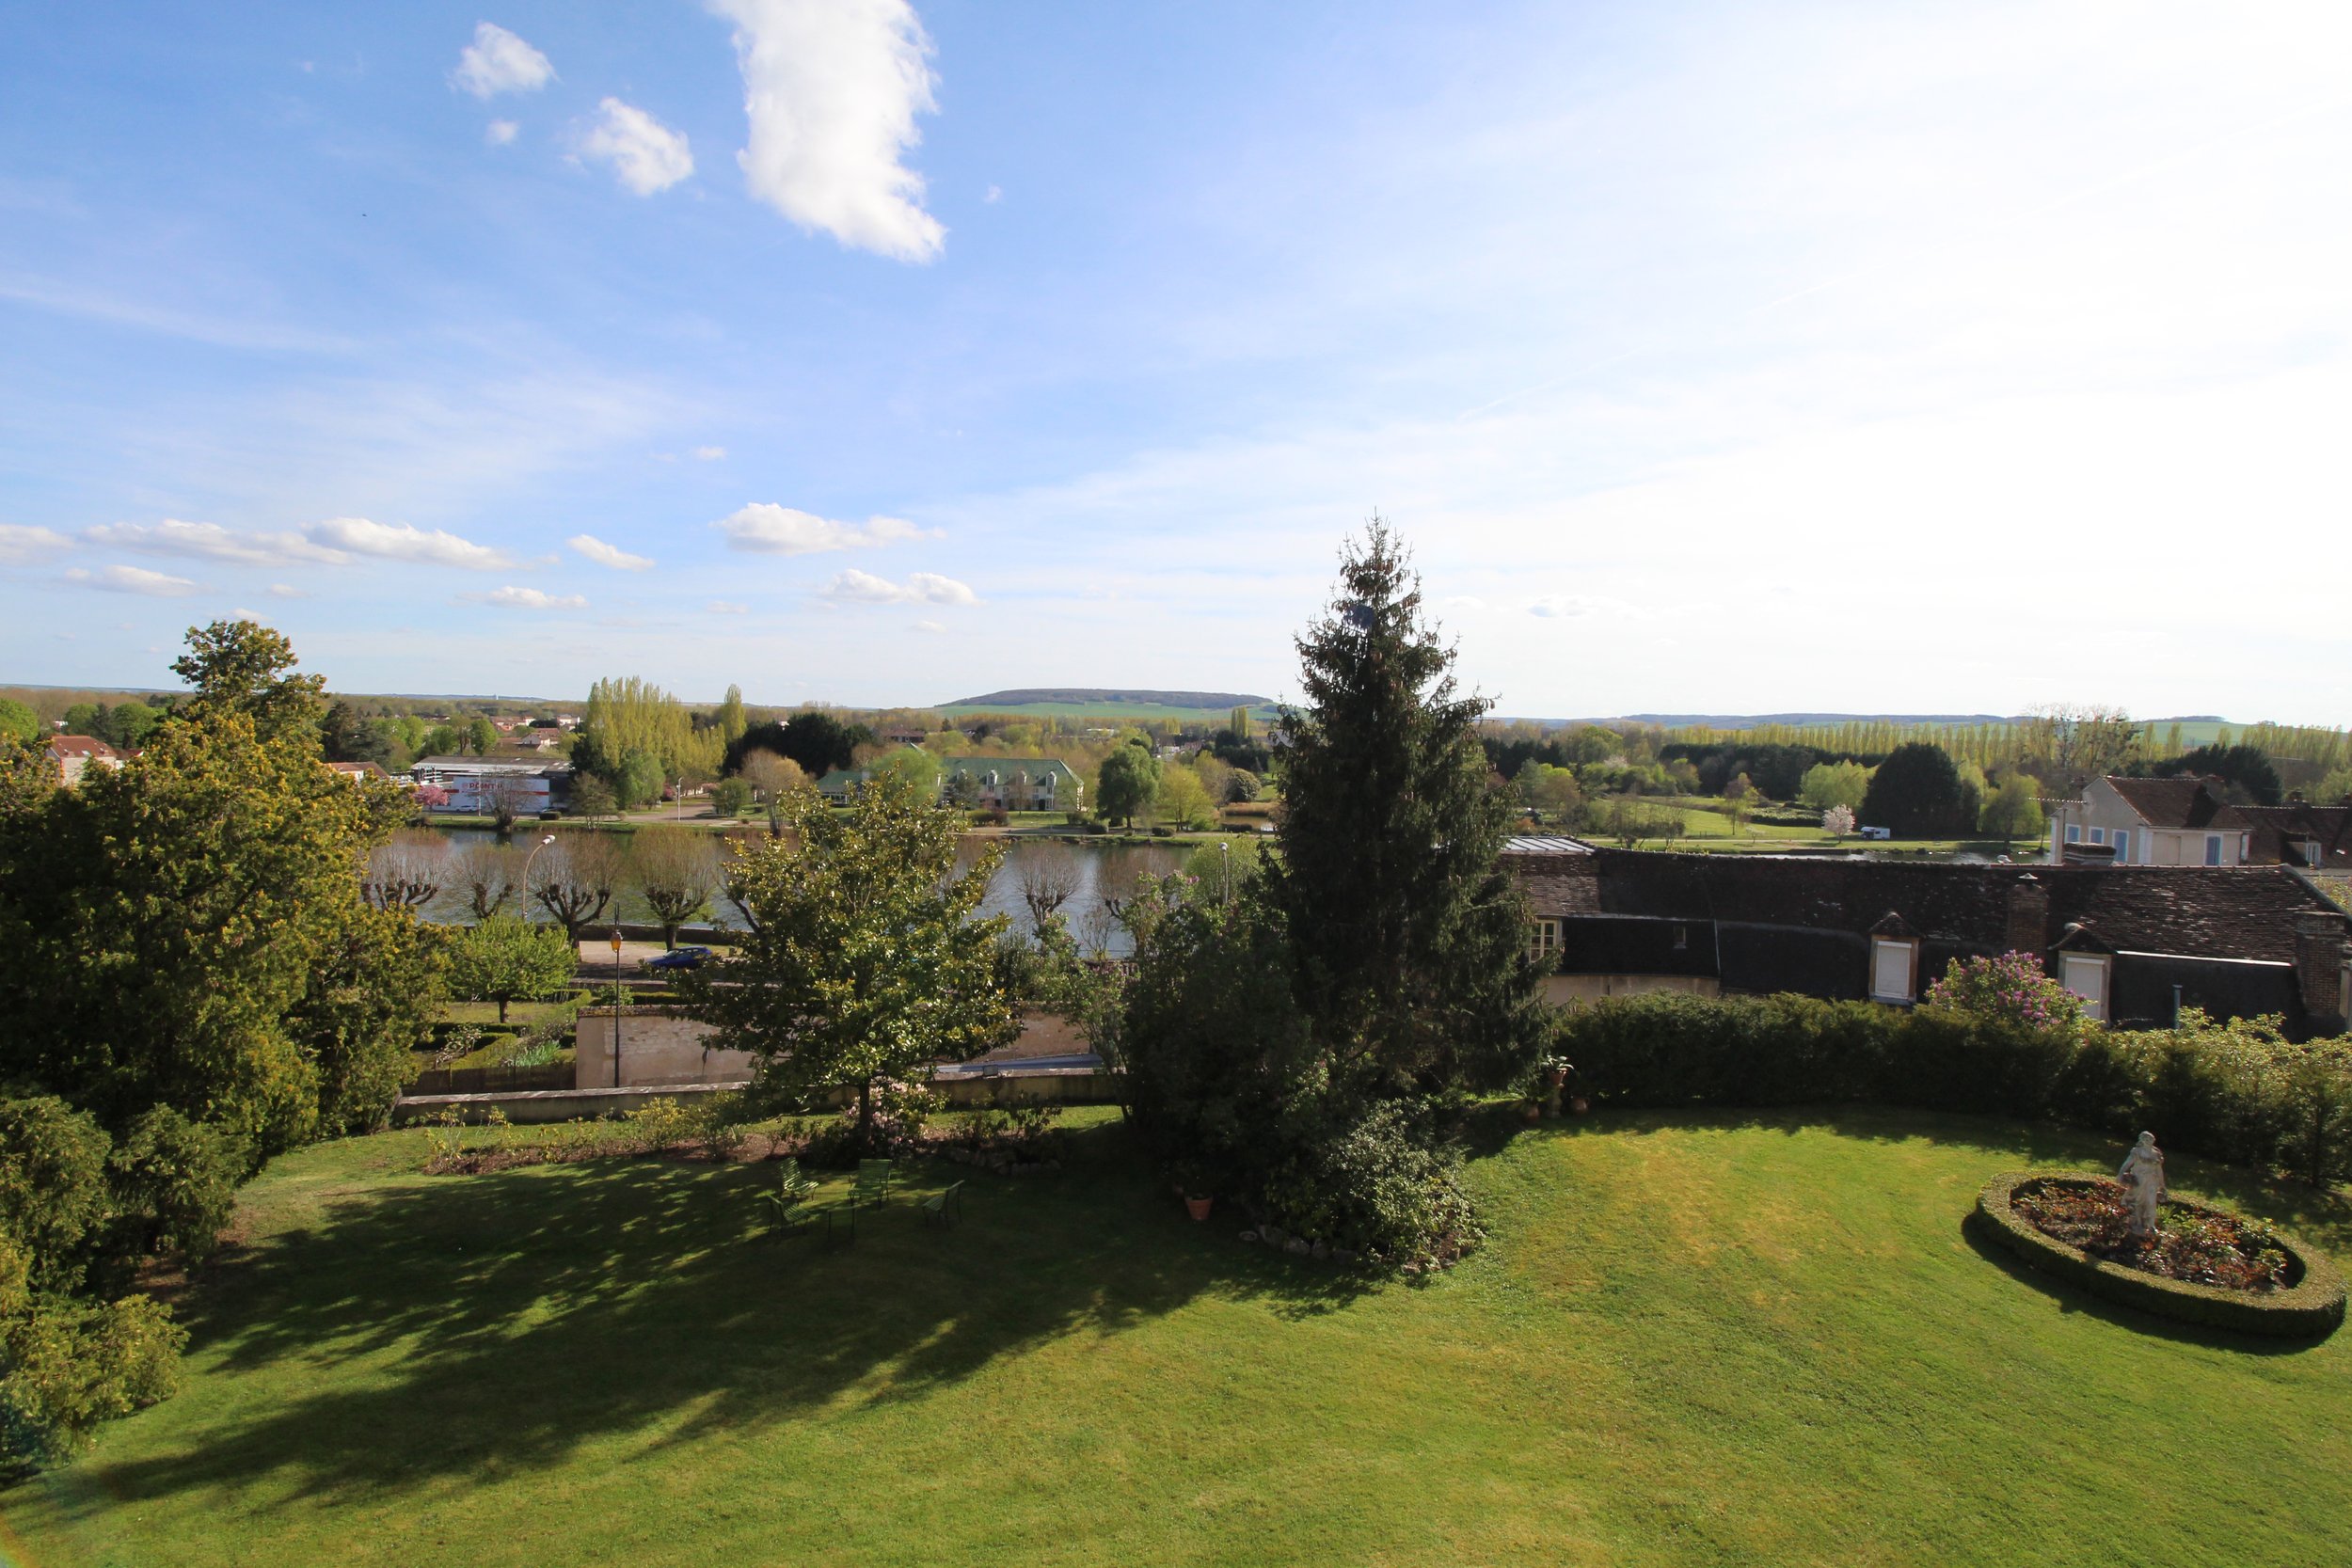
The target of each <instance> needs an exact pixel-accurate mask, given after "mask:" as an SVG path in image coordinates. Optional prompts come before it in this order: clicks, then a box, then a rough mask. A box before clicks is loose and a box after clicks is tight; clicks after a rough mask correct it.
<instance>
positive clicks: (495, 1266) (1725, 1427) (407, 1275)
mask: <svg viewBox="0 0 2352 1568" xmlns="http://www.w3.org/2000/svg"><path fill="white" fill-rule="evenodd" d="M1491 1127H1492V1129H1493V1131H1492V1134H1491V1137H1490V1143H1489V1147H1487V1148H1485V1149H1484V1150H1482V1152H1481V1153H1480V1155H1479V1157H1478V1158H1477V1159H1475V1160H1474V1162H1473V1164H1472V1173H1473V1180H1474V1181H1475V1184H1476V1186H1477V1187H1478V1189H1479V1190H1480V1192H1481V1193H1482V1194H1483V1196H1484V1197H1485V1198H1486V1203H1487V1205H1488V1209H1489V1212H1490V1216H1491V1227H1492V1240H1491V1241H1490V1243H1488V1245H1487V1247H1486V1249H1485V1250H1484V1251H1483V1252H1482V1253H1480V1254H1479V1255H1477V1256H1476V1257H1474V1258H1473V1259H1470V1261H1469V1262H1468V1263H1466V1264H1465V1265H1463V1266H1462V1267H1461V1268H1459V1269H1457V1270H1456V1271H1454V1273H1452V1274H1450V1275H1445V1276H1443V1277H1441V1278H1438V1279H1436V1280H1434V1281H1432V1282H1429V1283H1426V1284H1414V1283H1411V1282H1407V1281H1404V1280H1397V1281H1391V1282H1382V1283H1376V1284H1359V1283H1352V1282H1350V1281H1349V1280H1348V1279H1346V1278H1345V1277H1343V1275H1339V1274H1337V1273H1335V1272H1332V1271H1331V1270H1330V1269H1328V1268H1327V1267H1325V1266H1322V1265H1316V1264H1312V1263H1310V1262H1307V1261H1304V1260H1292V1259H1284V1258H1281V1257H1279V1256H1276V1255H1273V1254H1270V1253H1268V1252H1267V1251H1265V1250H1263V1249H1260V1248H1257V1247H1250V1246H1245V1245H1243V1244H1241V1243H1239V1242H1238V1241H1237V1240H1236V1239H1235V1232H1236V1231H1237V1230H1238V1229H1239V1224H1238V1222H1237V1221H1236V1220H1235V1219H1233V1218H1232V1217H1231V1216H1228V1215H1226V1214H1223V1213H1219V1214H1217V1215H1216V1217H1215V1218H1213V1220H1212V1221H1211V1222H1210V1223H1209V1224H1206V1225H1199V1226H1196V1225H1191V1224H1189V1223H1187V1222H1186V1221H1185V1220H1184V1217H1183V1216H1182V1214H1181V1212H1180V1211H1179V1210H1178V1209H1177V1207H1176V1205H1175V1204H1174V1203H1173V1202H1172V1201H1171V1200H1169V1199H1168V1198H1167V1197H1166V1196H1164V1194H1162V1193H1161V1192H1159V1191H1158V1190H1157V1183H1155V1182H1152V1181H1148V1180H1144V1179H1143V1177H1142V1176H1141V1175H1140V1174H1139V1173H1138V1172H1137V1171H1136V1169H1135V1167H1134V1165H1133V1164H1131V1163H1130V1162H1129V1161H1128V1160H1127V1159H1126V1158H1125V1156H1124V1154H1123V1152H1122V1147H1121V1141H1120V1140H1121V1136H1122V1134H1121V1133H1120V1130H1119V1129H1118V1128H1117V1126H1116V1125H1115V1124H1098V1125H1096V1126H1095V1127H1094V1128H1092V1129H1091V1130H1090V1131H1089V1132H1085V1133H1083V1134H1081V1135H1079V1136H1078V1137H1076V1138H1074V1139H1073V1143H1074V1145H1075V1148H1074V1151H1073V1159H1072V1161H1071V1164H1070V1167H1069V1168H1068V1169H1066V1170H1065V1171H1063V1172H1062V1173H1060V1174H1058V1175H1049V1176H1031V1177H1022V1178H993V1179H979V1180H975V1181H974V1182H973V1184H972V1185H971V1187H970V1188H969V1189H967V1191H968V1193H969V1195H970V1196H969V1202H968V1206H967V1210H966V1219H965V1222H964V1224H963V1226H962V1227H961V1228H960V1229H956V1230H952V1231H946V1232H942V1231H938V1230H931V1229H927V1228H925V1227H923V1226H922V1225H921V1224H920V1223H919V1222H918V1218H917V1216H916V1214H915V1212H914V1211H913V1210H912V1208H905V1209H900V1210H898V1211H895V1212H890V1213H887V1214H885V1215H883V1216H882V1217H881V1218H879V1219H878V1220H877V1219H870V1218H869V1220H868V1222H867V1224H866V1226H865V1227H863V1233H862V1234H861V1236H860V1237H859V1239H858V1241H857V1243H856V1244H855V1245H854V1246H848V1247H843V1248H840V1249H838V1250H833V1251H828V1250H825V1249H824V1247H823V1246H822V1245H821V1243H816V1242H813V1241H806V1240H793V1241H788V1242H782V1243H773V1242H769V1241H766V1240H762V1239H758V1238H756V1237H755V1236H754V1235H753V1234H751V1233H750V1232H751V1223H752V1222H751V1214H750V1212H749V1205H748V1204H747V1202H746V1199H747V1197H748V1196H749V1194H750V1193H751V1192H752V1191H753V1189H754V1188H755V1186H756V1185H759V1184H762V1183H764V1181H765V1180H768V1179H769V1175H770V1173H769V1172H768V1171H767V1170H764V1169H759V1168H754V1167H744V1166H713V1165H707V1164H677V1163H667V1162H661V1161H620V1162H610V1163H606V1164H596V1165H571V1166H543V1167H537V1168H532V1169H526V1170H518V1171H511V1172H507V1173H503V1174H500V1175H495V1176H476V1177H437V1178H428V1177H424V1176H421V1175H420V1174H418V1173H417V1169H416V1166H417V1163H418V1161H419V1159H420V1158H421V1156H422V1154H423V1152H424V1150H425V1148H426V1144H425V1138H426V1134H424V1133H422V1132H402V1133H392V1134H386V1135H382V1136H378V1137H373V1138H368V1139H361V1140H357V1141H353V1142H347V1143H342V1144H337V1145H332V1146H328V1147H325V1148H315V1149H311V1150H308V1151H306V1152H304V1153H301V1154H298V1155H295V1156H294V1157H291V1158H288V1159H286V1160H283V1161H280V1162H279V1163H278V1164H277V1165H275V1166H274V1167H273V1168H272V1169H271V1170H270V1171H269V1173H268V1174H267V1175H266V1176H264V1177H263V1178H262V1180H261V1181H259V1182H257V1183H256V1184H255V1185H254V1186H253V1188H252V1189H251V1190H250V1192H249V1195H248V1197H247V1200H246V1206H245V1209H244V1212H243V1215H242V1220H241V1225H242V1227H243V1229H244V1231H245V1233H246V1234H245V1246H244V1250H243V1252H242V1255H241V1256H240V1257H239V1258H237V1259H235V1260H234V1261H233V1262H231V1263H230V1264H229V1265H227V1266H225V1267H223V1268H222V1269H221V1270H220V1271H219V1272H218V1274H217V1275H216V1277H215V1279H214V1280H213V1281H212V1282H210V1283H209V1284H207V1285H206V1286H205V1287H204V1288H203V1289H202V1290H201V1291H199V1294H198V1295H197V1296H196V1298H195V1299H194V1300H193V1301H192V1302H191V1304H190V1306H189V1307H188V1311H189V1315H190V1318H191V1321H192V1322H193V1323H194V1326H195V1330H196V1345H195V1349H194V1351H193V1353H192V1357H191V1361H192V1371H193V1377H192V1381H191V1386H190V1387H189V1389H188V1390H187V1392H186V1393H184V1394H183V1395H182V1396H181V1397H180V1398H179V1399H177V1400H175V1401H173V1402H169V1403H167V1404H165V1405H162V1406H159V1407H157V1408H156V1409H154V1410H151V1411H149V1412H147V1413H145V1414H143V1415H141V1416H139V1417H136V1418H133V1419H132V1420H130V1421H127V1422H122V1423H118V1424H117V1425H115V1426H112V1427H110V1428H108V1429H106V1430H105V1432H104V1433H103V1436H102V1438H101V1446H100V1448H99V1449H98V1451H97V1452H96V1453H95V1454H94V1455H93V1456H92V1457H90V1458H88V1459H87V1460H84V1461H82V1462H80V1463H79V1464H77V1465H72V1466H71V1467H69V1468H67V1469H65V1470H63V1471H60V1472H57V1473H55V1474H53V1475H51V1476H48V1477H46V1478H44V1479H41V1480H39V1481H33V1482H29V1483H24V1484H20V1485H18V1486H16V1487H15V1488H13V1489H11V1490H9V1491H8V1492H5V1493H0V1510H5V1519H6V1524H7V1532H5V1533H0V1548H5V1550H6V1552H7V1554H8V1557H9V1558H10V1560H13V1561H18V1562H28V1563H37V1564H40V1565H41V1568H56V1565H61V1564H85V1563H87V1564H111V1565H132V1564H172V1565H175V1568H203V1565H209V1564H231V1563H234V1564H241V1565H246V1568H266V1565H276V1564H302V1565H305V1568H310V1565H314V1564H320V1563H328V1562H332V1563H339V1564H340V1563H355V1564H379V1563H380V1564H392V1563H398V1564H411V1563H428V1562H433V1563H438V1562H462V1563H465V1564H468V1565H469V1568H477V1565H478V1568H492V1565H501V1564H532V1565H538V1564H548V1563H565V1564H570V1563H660V1564H665V1565H666V1564H704V1563H708V1564H726V1565H730V1568H733V1565H739V1564H765V1563H785V1562H790V1563H795V1564H803V1563H808V1564H823V1563H889V1564H902V1563H1005V1564H1019V1565H1023V1568H1032V1565H1053V1564H1076V1563H1120V1564H1127V1563H1150V1564H1155V1565H1157V1564H1170V1563H1187V1564H1188V1563H1232V1564H1262V1563H1309V1562H1311V1563H1384V1564H1405V1563H1441V1564H1447V1565H1449V1568H1453V1565H1460V1564H1486V1563H1544V1564H1554V1563H1610V1564H1680V1563H1724V1564H1729V1563H1739V1564H1758V1563H1772V1564H1784V1563H1839V1564H1851V1563H1882V1564H1883V1563H1923V1564H1939V1565H1947V1564H1970V1563H1981V1564H1988V1565H1999V1568H2020V1565H2026V1564H2042V1563H2067V1564H2075V1563H2080V1564H2100V1565H2107V1564H2115V1563H2122V1562H2152V1563H2216V1564H2219V1563H2227V1564H2232V1565H2233V1568H2239V1565H2252V1564H2270V1563H2278V1564H2296V1565H2308V1564H2313V1563H2323V1562H2342V1561H2345V1560H2352V1335H2343V1334H2340V1335H2338V1336H2337V1337H2336V1338H2334V1339H2331V1340H2328V1341H2326V1342H2324V1343H2322V1344H2320V1345H2318V1346H2316V1347H2293V1346H2286V1345H2277V1344H2266V1343H2261V1342H2246V1341H2238V1340H2233V1339H2228V1338H2221V1337H2218V1336H2216V1335H2214V1334H2211V1333H2208V1332H2202V1331H2194V1330H2187V1329H2183V1328H2180V1327H2177V1326H2171V1325H2166V1324H2162V1323H2156V1322H2154V1321H2152V1320H2147V1319H2141V1318H2137V1317H2135V1316H2132V1315H2130V1314H2128V1313H2126V1312H2124V1311H2122V1310H2121V1309H2117V1308H2110V1307H2105V1306H2103V1305H2100V1304H2098V1303H2096V1302H2094V1301H2091V1300H2090V1299H2088V1298H2084V1297H2080V1296H2077V1295H2075V1294H2074V1293H2072V1292H2070V1291H2067V1290H2065V1289H2064V1288H2062V1287H2057V1286H2054V1285H2050V1284H2046V1283H2043V1282H2042V1281H2041V1280H2040V1279H2038V1278H2037V1277H2035V1276H2032V1275H2023V1274H2021V1273H2019V1272H2018V1271H2017V1270H2016V1269H2015V1268H2014V1267H2013V1266H2011V1265H2010V1264H2009V1263H2007V1262H2006V1261H2004V1260H2002V1259H2001V1258H2000V1257H1998V1256H1988V1255H1986V1254H1983V1253H1980V1252H1979V1250H1977V1248H1976V1247H1975V1246H1974V1245H1973V1244H1972V1243H1971V1242H1970V1241H1969V1240H1968V1239H1967V1238H1966V1236H1964V1235H1963V1229H1962V1224H1961V1222H1962V1217H1963V1214H1965V1213H1966V1212H1967V1211H1968V1208H1969V1205H1970V1203H1971V1201H1972V1199H1973V1198H1974V1196H1975V1194H1976V1191H1977V1188H1978V1186H1979V1183H1980V1182H1981V1181H1982V1180H1984V1179H1985V1177H1986V1176H1988V1175H1989V1174H1991V1173H1992V1172H1994V1171H1996V1170H1999V1169H2001V1168H2004V1167H2011V1166H2015V1165H2017V1164H2026V1163H2032V1164H2070V1165H2090V1166H2099V1165H2107V1164H2112V1162H2113V1160H2114V1159H2115V1157H2116V1151H2115V1149H2114V1148H2110V1147H2109V1146H2108V1145H2106V1144H2105V1143H2103V1142H2099V1141H2096V1140H2088V1139H2084V1138H2082V1137H2078V1136H2075V1135H2074V1134H2070V1133H2063V1132H2041V1131H2031V1130H2026V1129H2022V1128H2018V1127H2014V1126H2010V1125H2006V1124H2000V1123H1992V1122H1982V1121H1976V1120H1970V1119H1966V1118H1954V1117H1927V1116H1918V1115H1910V1114H1898V1113H1873V1112H1849V1111H1836V1112H1820V1113H1814V1114H1807V1113H1803V1112H1797V1113H1772V1114H1759V1115H1756V1116H1752V1117H1750V1116H1739V1115H1727V1116H1717V1115H1708V1116H1692V1117H1657V1116H1633V1115H1627V1116H1597V1117H1592V1118H1590V1119H1588V1120H1585V1121H1581V1122H1572V1123H1567V1124H1547V1125H1546V1126H1544V1127H1541V1128H1537V1129H1528V1130H1523V1131H1520V1132H1518V1135H1516V1136H1512V1137H1509V1138H1508V1141H1507V1142H1505V1141H1504V1134H1503V1133H1502V1130H1501V1129H1502V1124H1501V1123H1500V1122H1496V1123H1492V1124H1491ZM951 1170H952V1171H956V1172H958V1173H959V1174H960V1173H961V1167H954V1166H942V1167H941V1168H940V1170H939V1171H938V1172H935V1173H930V1174H926V1175H923V1176H921V1177H919V1178H918V1181H917V1185H918V1186H921V1185H927V1184H929V1183H930V1182H933V1181H936V1180H944V1179H945V1176H946V1173H947V1172H948V1171H951ZM2173 1176H2174V1180H2175V1184H2176V1186H2177V1187H2179V1188H2181V1189H2182V1190H2184V1191H2185V1192H2190V1193H2195V1194H2198V1195H2201V1196H2208V1197H2217V1198H2220V1199H2222V1200H2225V1201H2229V1202H2233V1203H2236V1204H2239V1205H2241V1206H2244V1207H2247V1208H2249V1209H2251V1210H2253V1211H2255V1212H2260V1213H2263V1214H2265V1215H2268V1216H2271V1217H2273V1218H2276V1219H2278V1220H2280V1221H2283V1222H2285V1223H2287V1224H2290V1225H2292V1226H2294V1227H2297V1228H2299V1229H2301V1230H2302V1231H2303V1232H2304V1233H2305V1234H2306V1235H2307V1236H2309V1237H2311V1238H2312V1239H2315V1240H2317V1241H2319V1242H2320V1243H2322V1244H2324V1245H2326V1246H2328V1247H2330V1248H2332V1249H2334V1250H2335V1251H2336V1252H2337V1254H2338V1255H2339V1256H2342V1255H2343V1254H2344V1252H2345V1251H2346V1250H2347V1247H2348V1246H2352V1206H2347V1204H2346V1203H2345V1202H2344V1199H2343V1197H2342V1196H2340V1195H2334V1194H2328V1195H2322V1194H2318V1193H2315V1192H2313V1191H2312V1190H2310V1189H2305V1188H2296V1187H2293V1186H2287V1185H2274V1184H2270V1183H2266V1182H2263V1181H2259V1180H2253V1179H2251V1178H2248V1177H2245V1176H2243V1175H2242V1174H2239V1173H2231V1172H2227V1171H2223V1170H2219V1169H2216V1168H2213V1167H2203V1166H2200V1165H2199V1164H2196V1163H2195V1162H2193V1161H2187V1160H2178V1161H2175V1162H2174V1170H2173Z"/></svg>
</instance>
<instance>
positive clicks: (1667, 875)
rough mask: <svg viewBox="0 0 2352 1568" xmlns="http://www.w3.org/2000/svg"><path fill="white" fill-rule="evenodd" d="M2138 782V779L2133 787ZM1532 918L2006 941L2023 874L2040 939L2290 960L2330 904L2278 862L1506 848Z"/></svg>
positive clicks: (1970, 943)
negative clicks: (2085, 937)
mask: <svg viewBox="0 0 2352 1568" xmlns="http://www.w3.org/2000/svg"><path fill="white" fill-rule="evenodd" d="M2135 782H2142V781H2135ZM1503 864H1504V866H1505V867H1506V868H1507V869H1509V870H1510V871H1511V872H1513V873H1514V874H1515V875H1516V876H1518V879H1519V880H1520V882H1521V884H1522V885H1523V886H1524V887H1525V888H1526V889H1527V893H1528V900H1529V903H1530V905H1531V906H1532V907H1533V911H1534V913H1535V914H1537V915H1541V916H1546V917H1550V918H1569V919H1573V918H1575V917H1578V916H1590V915H1626V916H1633V917H1648V918H1651V919H1659V920H1680V921H1693V920H1695V921H1716V922H1721V923H1723V924H1724V925H1740V926H1778V927H1801V928H1805V929H1811V930H1823V931H1845V932H1851V933H1854V934H1855V935H1860V934H1862V933H1864V932H1867V931H1868V930H1869V929H1870V928H1871V927H1874V926H1876V925H1877V924H1878V923H1879V922H1880V921H1882V920H1883V919H1884V918H1885V917H1886V916H1887V914H1889V913H1890V912H1892V913H1894V914H1897V915H1899V916H1901V918H1902V919H1903V920H1904V921H1905V922H1906V923H1908V924H1909V925H1910V926H1912V927H1915V929H1916V930H1918V931H1919V932H1920V933H1921V934H1922V935H1923V936H1925V937H1927V938H1929V939H1930V940H1934V941H1941V942H1952V943H1956V944H1960V945H1964V946H1967V947H1973V948H1978V949H1981V950H1984V951H1989V952H1999V951H2001V950H2002V949H2004V948H2006V947H2007V946H2008V945H2009V902H2010V889H2011V888H2012V887H2013V886H2014V885H2015V884H2016V883H2017V881H2018V880H2019V879H2021V878H2023V877H2025V876H2026V875H2027V873H2028V871H2030V873H2031V875H2032V876H2033V877H2034V878H2035V879H2037V880H2039V881H2040V883H2041V884H2042V887H2043V888H2044V889H2045V890H2047V892H2048V894H2049V896H2050V911H2049V919H2048V924H2047V927H2046V928H2045V929H2046V935H2045V938H2044V941H2045V942H2057V941H2058V937H2059V935H2060V934H2061V933H2062V932H2063V931H2064V930H2065V929H2066V927H2068V926H2070V925H2081V926H2085V927H2090V929H2091V930H2093V931H2095V932H2096V933H2097V934H2098V936H2099V938H2100V940H2102V941H2103V942H2107V943H2109V944H2110V945H2112V946H2114V947H2116V948H2119V949H2122V950H2125V951H2130V952H2138V953H2175V954H2189V955H2195V956H2198V957H2201V958H2256V959H2263V960H2266V961H2269V962H2273V963H2289V962H2292V961H2293V960H2294V958H2295V933H2294V929H2293V916H2295V915H2296V914H2301V913H2306V912H2328V911H2334V910H2335V906H2334V905H2333V904H2330V903H2329V902H2328V900H2327V899H2326V898H2325V897H2323V896H2322V895H2319V894H2318V893H2316V892H2314V891H2313V890H2312V887H2311V885H2310V884H2309V883H2307V882H2305V881H2304V880H2303V879H2301V878H2300V877H2298V876H2296V874H2295V873H2294V872H2293V871H2292V870H2291V869H2289V868H2286V867H2269V866H2229V867H2206V866H2163V865H2035V866H2032V867H2026V866H2022V865H1992V864H1985V865H1974V864H1957V863H1950V862H1943V861H1919V862H1902V861H1867V860H1800V859H1796V858H1793V857H1790V858H1785V859H1784V858H1781V857H1776V856H1766V855H1691V854H1661V853H1654V852H1651V851H1646V850H1638V849H1610V848H1595V849H1593V850H1592V851H1591V852H1589V853H1586V854H1578V855H1505V856H1504V857H1503Z"/></svg>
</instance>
